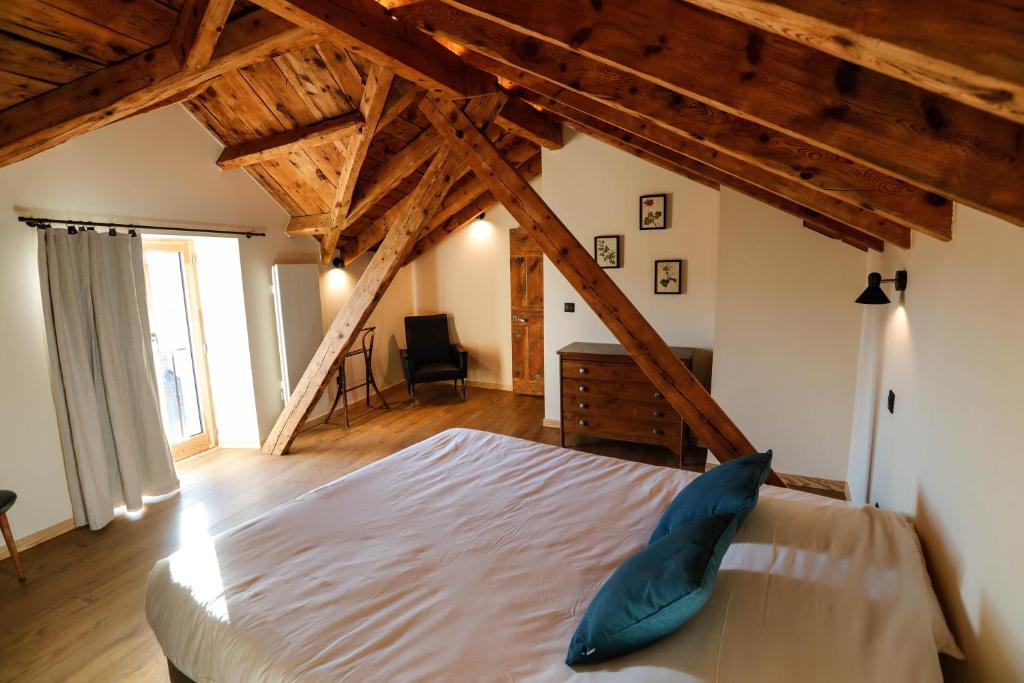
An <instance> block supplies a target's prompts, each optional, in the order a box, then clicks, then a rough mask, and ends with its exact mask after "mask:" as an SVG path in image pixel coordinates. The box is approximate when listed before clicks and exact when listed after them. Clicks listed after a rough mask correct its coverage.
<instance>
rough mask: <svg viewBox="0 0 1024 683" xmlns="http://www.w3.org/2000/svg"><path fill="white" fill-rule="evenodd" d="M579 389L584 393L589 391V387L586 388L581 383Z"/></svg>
mask: <svg viewBox="0 0 1024 683" xmlns="http://www.w3.org/2000/svg"><path fill="white" fill-rule="evenodd" d="M580 391H582V392H584V393H586V392H588V391H590V389H588V388H586V387H585V386H583V385H582V384H581V385H580Z"/></svg>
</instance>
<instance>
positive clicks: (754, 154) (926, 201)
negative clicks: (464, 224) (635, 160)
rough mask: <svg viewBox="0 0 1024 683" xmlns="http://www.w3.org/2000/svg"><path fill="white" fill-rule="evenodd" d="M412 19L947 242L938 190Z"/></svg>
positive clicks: (948, 223) (447, 25)
mask: <svg viewBox="0 0 1024 683" xmlns="http://www.w3.org/2000/svg"><path fill="white" fill-rule="evenodd" d="M398 14H399V16H402V17H403V18H405V19H406V20H408V21H411V22H413V23H415V24H416V25H417V26H420V27H421V28H422V29H423V30H428V31H429V32H430V33H432V34H433V35H435V36H438V37H439V38H440V39H442V40H447V41H449V42H454V43H458V44H459V45H461V46H462V49H463V53H462V54H463V59H465V60H466V61H467V62H468V63H470V64H473V65H475V66H477V67H478V68H480V69H483V70H485V71H488V72H490V73H493V74H495V75H496V76H498V77H499V82H506V83H514V84H518V85H520V86H522V87H525V88H527V89H529V90H532V91H534V92H537V93H540V94H543V95H546V96H548V97H551V98H553V99H555V100H558V101H560V102H563V103H565V104H568V105H570V106H573V107H574V108H576V109H579V110H581V111H584V112H586V113H588V114H590V115H592V116H595V117H597V118H600V119H602V120H605V121H607V122H609V123H613V124H615V125H618V124H617V123H616V122H617V120H618V119H621V117H623V116H625V117H629V118H631V119H634V120H639V121H640V124H639V127H642V128H643V129H651V132H652V134H653V133H657V132H662V133H664V132H669V133H673V134H675V135H677V136H682V137H685V138H686V139H687V140H688V141H689V142H690V144H691V146H692V145H699V146H702V147H707V148H708V149H707V152H706V154H713V155H719V154H723V155H728V156H730V157H733V158H736V159H739V160H741V161H743V162H746V163H747V164H750V165H753V166H756V167H757V168H758V169H761V170H762V171H767V172H770V173H773V174H776V175H779V176H780V177H782V178H784V179H786V180H790V181H792V182H794V183H797V184H800V185H805V186H806V187H808V188H809V189H811V190H814V191H818V192H822V193H825V194H827V195H829V196H831V197H834V198H836V199H839V200H841V201H844V202H847V203H849V204H852V205H854V206H856V207H858V208H860V209H864V210H867V211H871V212H873V213H877V214H879V215H880V216H882V217H884V218H887V219H888V220H891V221H895V222H897V223H900V224H902V225H905V226H907V227H909V228H912V229H915V230H920V231H922V232H924V233H926V234H928V235H931V236H933V237H936V238H937V239H949V238H950V235H951V232H952V220H953V205H952V202H949V201H946V200H944V199H943V198H941V197H938V196H936V195H935V194H934V193H932V192H929V191H927V190H925V189H923V188H920V187H916V186H914V185H912V184H910V183H907V182H904V181H902V180H898V179H896V178H893V177H891V176H889V175H887V174H885V173H882V172H879V171H877V170H875V169H873V168H868V167H867V166H864V165H863V164H860V163H857V162H854V161H852V160H850V159H847V158H844V157H842V156H839V155H837V154H834V153H832V152H829V151H827V150H824V149H821V148H819V147H816V146H814V145H811V144H808V143H807V142H805V141H803V140H799V139H797V138H794V137H793V136H791V135H787V134H785V133H782V132H779V131H777V130H774V129H772V128H769V127H768V126H765V125H763V124H760V123H757V122H755V121H752V120H750V119H749V118H743V117H740V116H736V115H734V114H730V113H727V112H724V111H721V110H719V109H716V108H714V107H711V106H709V105H707V104H706V103H703V102H699V101H697V100H695V99H693V98H690V97H686V96H684V95H681V94H679V93H677V92H674V91H672V90H669V89H668V88H665V87H662V86H660V85H657V84H655V83H651V82H649V81H646V80H644V79H642V78H640V77H638V76H636V75H635V74H632V73H629V72H627V71H624V70H622V69H619V68H617V67H615V66H612V65H609V64H604V63H601V62H598V61H596V60H594V59H590V58H589V57H587V56H585V55H581V54H579V53H577V52H573V51H572V50H570V49H568V48H564V47H561V46H558V45H554V44H550V43H543V42H540V41H536V40H530V39H527V38H524V37H523V36H522V35H521V34H518V33H517V32H515V31H514V30H513V29H510V28H508V27H506V26H503V25H500V24H498V23H496V22H493V21H489V20H487V19H484V18H481V17H478V16H475V15H471V14H467V13H465V12H460V11H458V10H456V9H453V8H451V7H448V6H446V5H443V4H440V3H438V2H424V3H420V4H417V5H415V6H413V7H410V6H403V8H401V10H400V11H399V12H398Z"/></svg>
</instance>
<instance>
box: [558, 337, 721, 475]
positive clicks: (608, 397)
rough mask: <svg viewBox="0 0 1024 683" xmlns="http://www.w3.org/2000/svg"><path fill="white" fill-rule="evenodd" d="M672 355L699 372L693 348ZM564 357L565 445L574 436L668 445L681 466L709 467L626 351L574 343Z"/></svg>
mask: <svg viewBox="0 0 1024 683" xmlns="http://www.w3.org/2000/svg"><path fill="white" fill-rule="evenodd" d="M672 351H673V352H674V353H675V354H676V356H677V357H678V358H679V359H680V360H681V361H682V362H683V364H684V365H686V367H687V368H690V369H691V370H692V369H693V352H694V350H693V349H692V348H683V347H672ZM558 357H559V365H560V373H559V374H560V380H559V381H560V385H561V404H562V406H561V421H562V445H563V446H565V445H567V442H568V441H569V440H570V438H571V437H577V439H579V438H586V437H599V438H604V439H617V440H619V441H631V442H634V443H644V444H652V445H657V446H665V447H667V448H669V449H670V450H671V451H672V452H673V453H675V454H676V456H677V457H678V458H679V464H680V466H686V467H691V466H699V465H702V464H703V463H697V462H696V461H695V459H696V458H697V457H698V454H699V455H700V456H702V457H706V455H705V451H704V450H703V449H696V448H691V449H687V448H686V444H687V434H688V430H687V428H686V424H685V423H684V422H683V421H682V419H680V417H679V415H678V414H677V413H676V412H675V411H674V410H673V409H672V406H670V405H669V404H668V402H667V401H666V400H665V398H664V396H662V395H661V393H660V392H659V391H658V390H657V389H656V388H655V386H654V385H653V384H651V381H650V380H649V379H647V375H645V374H644V372H643V370H641V369H640V368H639V367H638V366H637V364H636V363H635V362H634V361H633V359H632V358H631V357H630V355H629V353H627V352H626V350H625V349H624V348H622V347H621V346H619V345H618V344H590V343H584V342H573V343H572V344H569V345H568V346H566V347H564V348H562V349H559V351H558ZM570 445H571V444H570ZM688 456H689V457H688ZM691 460H694V462H691Z"/></svg>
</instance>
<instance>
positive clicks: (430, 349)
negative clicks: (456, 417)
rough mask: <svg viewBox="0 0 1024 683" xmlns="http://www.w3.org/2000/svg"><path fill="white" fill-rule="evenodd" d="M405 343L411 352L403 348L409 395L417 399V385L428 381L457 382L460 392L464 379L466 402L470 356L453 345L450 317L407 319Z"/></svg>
mask: <svg viewBox="0 0 1024 683" xmlns="http://www.w3.org/2000/svg"><path fill="white" fill-rule="evenodd" d="M405 343H406V346H407V347H408V348H407V349H399V350H398V352H399V354H401V356H402V373H403V374H404V375H405V383H406V385H407V386H408V387H409V396H410V397H411V398H412V399H413V400H415V399H416V385H417V384H423V383H425V382H446V381H448V380H451V381H452V382H454V383H455V391H456V393H458V391H459V380H462V398H463V400H465V399H466V374H467V373H468V370H469V354H468V353H466V352H465V351H464V350H463V349H462V347H461V346H459V345H458V344H452V343H451V341H450V339H449V337H448V316H447V315H445V314H444V313H440V314H438V315H412V316H409V317H407V318H406V319H405Z"/></svg>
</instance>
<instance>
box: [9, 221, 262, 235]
mask: <svg viewBox="0 0 1024 683" xmlns="http://www.w3.org/2000/svg"><path fill="white" fill-rule="evenodd" d="M18 220H19V221H20V222H22V223H25V224H27V225H28V226H29V227H32V228H48V227H50V224H51V223H58V224H60V225H67V226H71V227H75V226H79V225H80V226H82V227H84V228H127V229H128V230H166V231H171V232H202V233H206V234H214V235H241V236H243V237H245V238H246V239H249V238H250V237H266V236H267V233H265V232H253V231H251V230H213V229H208V228H178V227H173V226H167V225H135V224H132V223H103V222H97V221H72V220H64V219H62V218H36V217H34V216H18Z"/></svg>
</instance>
